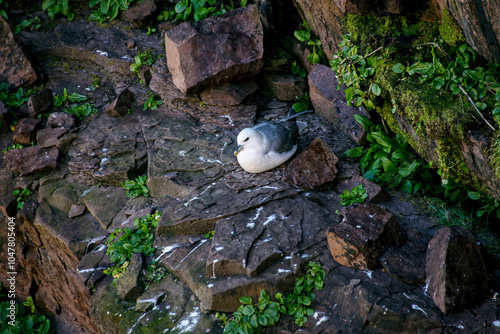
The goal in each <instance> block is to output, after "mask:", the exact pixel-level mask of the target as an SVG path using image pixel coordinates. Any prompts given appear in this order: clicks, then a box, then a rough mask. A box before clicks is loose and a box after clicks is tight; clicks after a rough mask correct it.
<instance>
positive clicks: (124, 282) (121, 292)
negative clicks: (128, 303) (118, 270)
mask: <svg viewBox="0 0 500 334" xmlns="http://www.w3.org/2000/svg"><path fill="white" fill-rule="evenodd" d="M145 269H146V264H145V261H144V259H143V256H142V253H135V254H133V255H132V258H131V259H130V263H129V264H128V266H127V269H125V272H124V273H123V274H122V276H120V277H119V278H118V279H117V280H116V290H117V291H118V296H120V298H121V299H124V300H132V299H137V297H139V296H140V295H141V294H142V293H143V292H144V289H145V288H146V282H145V281H144V274H143V270H145Z"/></svg>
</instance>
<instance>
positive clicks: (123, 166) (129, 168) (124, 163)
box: [68, 114, 147, 186]
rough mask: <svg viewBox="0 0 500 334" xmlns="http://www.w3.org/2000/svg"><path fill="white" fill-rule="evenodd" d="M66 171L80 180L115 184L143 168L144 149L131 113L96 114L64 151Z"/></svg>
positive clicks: (136, 123)
mask: <svg viewBox="0 0 500 334" xmlns="http://www.w3.org/2000/svg"><path fill="white" fill-rule="evenodd" d="M68 155H69V156H70V161H69V170H70V172H71V173H72V174H73V176H74V177H75V178H76V180H78V181H79V182H81V183H86V184H89V185H97V184H98V183H101V184H107V185H116V186H118V185H119V184H120V183H121V182H125V181H127V180H128V179H130V178H132V177H133V176H135V175H137V174H139V173H141V171H143V170H144V169H145V165H146V159H147V151H146V145H145V143H144V140H143V136H142V134H141V126H140V124H139V122H138V120H137V117H136V116H135V115H133V114H130V115H126V116H124V117H120V118H119V119H115V118H112V117H109V116H107V115H105V114H99V116H97V117H95V118H94V119H93V120H92V121H91V123H90V124H88V126H87V127H86V128H85V129H84V130H82V131H80V132H79V133H78V137H77V138H75V139H74V140H73V142H72V143H71V146H70V148H69V151H68Z"/></svg>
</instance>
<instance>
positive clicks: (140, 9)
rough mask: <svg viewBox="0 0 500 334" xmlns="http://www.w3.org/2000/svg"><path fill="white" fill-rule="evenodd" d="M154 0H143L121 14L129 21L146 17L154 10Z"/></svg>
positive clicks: (141, 19) (136, 20)
mask: <svg viewBox="0 0 500 334" xmlns="http://www.w3.org/2000/svg"><path fill="white" fill-rule="evenodd" d="M156 8H157V7H156V2H155V1H154V0H144V1H141V2H139V3H138V4H136V5H135V6H133V7H130V8H129V9H128V10H126V11H125V12H123V15H124V16H125V17H126V18H127V19H128V20H130V21H133V22H138V21H143V20H144V19H147V18H148V17H150V16H151V15H153V13H154V12H155V11H156Z"/></svg>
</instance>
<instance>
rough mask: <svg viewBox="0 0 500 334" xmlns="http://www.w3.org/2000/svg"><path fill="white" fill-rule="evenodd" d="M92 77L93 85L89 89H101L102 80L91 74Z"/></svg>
mask: <svg viewBox="0 0 500 334" xmlns="http://www.w3.org/2000/svg"><path fill="white" fill-rule="evenodd" d="M90 76H91V77H92V83H91V84H90V86H89V88H90V90H92V91H95V90H96V89H97V88H99V86H100V84H101V79H100V78H99V77H98V76H97V75H95V74H91V75H90Z"/></svg>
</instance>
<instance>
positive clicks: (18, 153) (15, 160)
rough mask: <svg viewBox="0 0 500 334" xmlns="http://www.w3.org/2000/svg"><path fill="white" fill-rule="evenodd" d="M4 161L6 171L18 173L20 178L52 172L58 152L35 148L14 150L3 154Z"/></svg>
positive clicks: (53, 149)
mask: <svg viewBox="0 0 500 334" xmlns="http://www.w3.org/2000/svg"><path fill="white" fill-rule="evenodd" d="M3 158H4V161H5V163H6V165H7V169H9V170H11V171H16V172H19V175H20V176H25V175H31V174H33V173H37V172H44V171H49V170H53V169H55V168H56V167H57V160H58V159H59V150H58V149H57V148H55V147H54V148H51V149H43V148H40V147H38V145H37V146H29V147H25V148H22V149H21V148H16V149H12V150H9V151H7V152H5V154H4V156H3Z"/></svg>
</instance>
